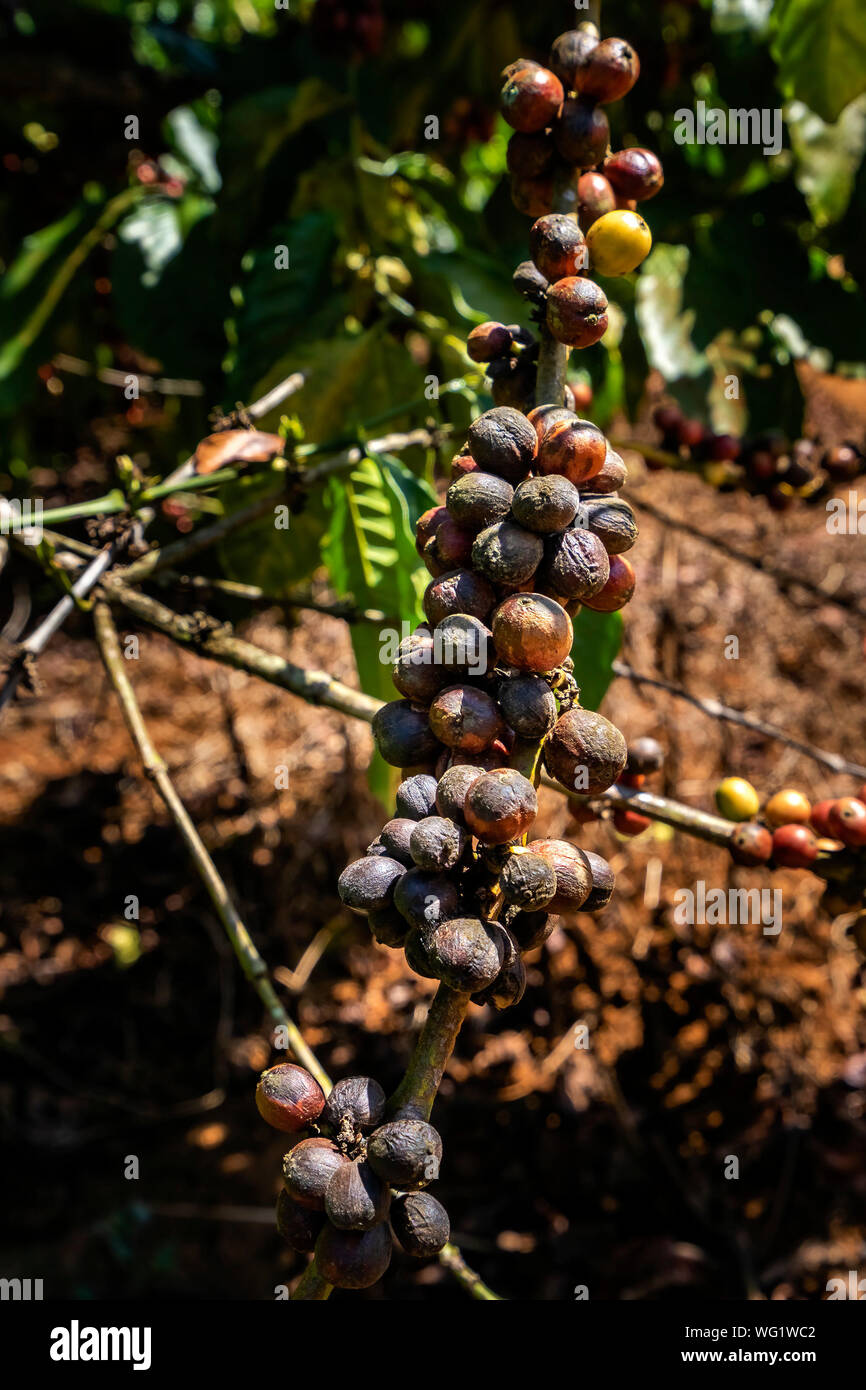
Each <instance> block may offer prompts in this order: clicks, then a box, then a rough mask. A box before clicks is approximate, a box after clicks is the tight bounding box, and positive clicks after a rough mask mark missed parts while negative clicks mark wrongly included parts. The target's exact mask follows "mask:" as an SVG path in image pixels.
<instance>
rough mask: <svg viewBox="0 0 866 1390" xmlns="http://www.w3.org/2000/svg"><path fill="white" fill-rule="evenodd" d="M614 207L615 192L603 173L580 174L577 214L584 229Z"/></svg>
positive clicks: (586, 229)
mask: <svg viewBox="0 0 866 1390" xmlns="http://www.w3.org/2000/svg"><path fill="white" fill-rule="evenodd" d="M615 207H616V194H615V193H614V191H613V188H612V186H611V184H610V183H609V182H608V180H607V179H606V178H605V176H604V174H599V173H594V172H590V173H586V174H581V176H580V178H579V179H578V181H577V215H578V219H579V221H580V225H581V227H582V228H583V230H584V231H588V229H589V228H590V227H591V226H592V224H593V222H596V221H597V220H598V218H599V217H603V216H604V214H605V213H606V212H613V210H614V208H615Z"/></svg>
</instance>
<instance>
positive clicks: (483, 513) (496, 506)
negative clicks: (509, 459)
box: [447, 471, 514, 533]
mask: <svg viewBox="0 0 866 1390" xmlns="http://www.w3.org/2000/svg"><path fill="white" fill-rule="evenodd" d="M447 496H448V510H449V512H450V513H451V515H452V517H453V518H454V520H455V521H456V522H457V523H458V524H459V525H460V526H461V527H462V528H464V529H465V530H467V531H471V532H473V533H477V532H478V531H481V530H483V528H484V527H485V526H492V525H493V523H494V522H496V521H504V519H505V518H506V517H507V516H508V513H509V511H510V510H511V503H512V500H513V498H514V489H513V487H512V486H511V484H510V483H509V482H506V480H505V479H504V478H500V477H497V475H496V474H495V473H482V472H481V471H479V472H477V473H467V474H466V476H465V477H463V478H458V479H457V480H456V482H453V483H452V484H451V486H450V487H449V489H448V494H447Z"/></svg>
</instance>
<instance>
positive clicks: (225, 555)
mask: <svg viewBox="0 0 866 1390" xmlns="http://www.w3.org/2000/svg"><path fill="white" fill-rule="evenodd" d="M274 486H275V480H274V475H273V474H270V475H267V474H264V475H263V476H262V477H260V478H250V479H248V480H244V482H243V483H240V482H237V483H229V484H228V485H227V486H225V487H223V488H221V489H220V494H219V495H220V500H221V501H222V503H223V506H224V508H225V510H226V512H233V511H236V510H237V509H238V508H239V507H243V506H246V505H247V504H248V503H250V502H253V501H255V499H256V498H257V497H260V496H262V495H264V494H266V493H269V492H273V491H274ZM280 502H281V499H275V501H274V511H273V513H271V514H266V515H265V516H264V518H263V519H262V520H261V521H256V522H253V523H251V524H249V525H247V526H242V527H240V528H239V529H238V530H237V531H235V532H233V533H232V534H231V535H229V536H227V537H226V539H225V540H224V541H222V542H221V544H220V546H219V549H218V552H217V553H218V556H219V562H220V565H221V567H222V570H223V572H224V573H225V575H226V577H227V578H229V579H234V580H236V581H237V582H239V583H241V584H255V585H257V586H258V587H259V588H260V589H262V590H263V591H264V593H266V594H269V595H271V596H272V597H273V598H275V599H279V598H283V597H284V596H285V595H286V594H287V593H288V592H289V590H290V589H292V588H293V587H294V586H295V585H297V584H301V583H303V581H304V580H307V579H310V578H311V576H312V575H313V574H314V573H315V571H316V570H317V569H319V568H320V566H321V564H322V540H323V538H324V536H325V532H326V530H327V526H328V520H329V516H328V509H327V507H326V505H325V499H324V496H323V494H322V492H321V491H320V492H318V493H317V494H314V495H313V496H311V497H310V498H309V499H308V501H307V504H306V506H305V507H304V509H303V511H300V512H293V513H292V514H291V515H290V516H289V518H288V526H286V527H284V526H283V525H282V522H283V520H284V518H285V515H286V514H285V512H277V507H278V506H279V505H280ZM278 521H279V523H280V524H279V525H278V524H277V523H278Z"/></svg>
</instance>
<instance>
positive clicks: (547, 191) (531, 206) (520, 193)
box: [511, 174, 553, 218]
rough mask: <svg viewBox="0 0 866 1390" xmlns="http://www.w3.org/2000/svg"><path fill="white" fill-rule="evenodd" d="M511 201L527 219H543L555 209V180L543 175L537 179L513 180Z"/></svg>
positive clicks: (513, 178)
mask: <svg viewBox="0 0 866 1390" xmlns="http://www.w3.org/2000/svg"><path fill="white" fill-rule="evenodd" d="M511 201H512V202H513V204H514V206H515V207H516V208H517V211H518V212H522V213H523V215H524V216H525V217H533V218H534V217H543V216H544V214H545V213H546V212H550V210H551V208H552V207H553V179H552V177H551V176H550V174H542V175H541V177H540V178H537V179H525V178H515V177H514V176H513V175H512V178H511Z"/></svg>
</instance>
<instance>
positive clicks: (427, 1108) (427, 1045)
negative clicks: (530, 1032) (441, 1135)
mask: <svg viewBox="0 0 866 1390" xmlns="http://www.w3.org/2000/svg"><path fill="white" fill-rule="evenodd" d="M469 999H470V996H469V995H468V994H458V993H457V991H456V990H453V989H449V987H448V986H447V985H440V986H439V988H438V989H437V991H436V993H435V995H434V996H433V1002H432V1003H431V1005H430V1008H429V1010H428V1013H427V1018H426V1020H425V1022H424V1027H423V1028H422V1029H421V1033H420V1035H419V1038H418V1041H417V1043H416V1044H415V1051H414V1052H413V1053H412V1058H411V1060H410V1062H409V1065H408V1067H407V1068H406V1074H405V1076H404V1077H403V1080H402V1081H401V1082H400V1085H399V1086H398V1087H397V1089H396V1091H395V1092H394V1094H393V1096H392V1097H391V1099H390V1100H389V1102H388V1114H389V1116H390V1117H391V1118H392V1119H405V1118H412V1119H420V1120H429V1118H430V1112H431V1111H432V1109H433V1102H434V1101H435V1099H436V1093H437V1091H438V1090H439V1086H440V1083H441V1081H442V1077H443V1075H444V1073H445V1067H446V1065H447V1063H448V1058H449V1057H450V1056H451V1053H452V1052H453V1051H454V1044H455V1042H456V1041H457V1034H458V1033H459V1032H460V1029H461V1027H462V1025H463V1020H464V1019H465V1017H466V1010H467V1009H468V1007H469Z"/></svg>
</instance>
